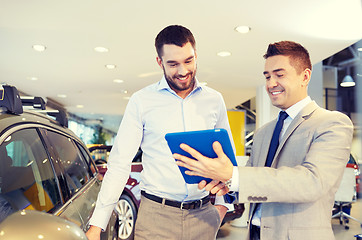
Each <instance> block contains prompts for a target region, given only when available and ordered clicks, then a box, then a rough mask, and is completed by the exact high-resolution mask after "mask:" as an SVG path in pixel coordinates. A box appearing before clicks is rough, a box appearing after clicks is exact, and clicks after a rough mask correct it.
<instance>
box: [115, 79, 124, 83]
mask: <svg viewBox="0 0 362 240" xmlns="http://www.w3.org/2000/svg"><path fill="white" fill-rule="evenodd" d="M113 82H115V83H123V82H124V81H123V80H122V79H114V80H113Z"/></svg>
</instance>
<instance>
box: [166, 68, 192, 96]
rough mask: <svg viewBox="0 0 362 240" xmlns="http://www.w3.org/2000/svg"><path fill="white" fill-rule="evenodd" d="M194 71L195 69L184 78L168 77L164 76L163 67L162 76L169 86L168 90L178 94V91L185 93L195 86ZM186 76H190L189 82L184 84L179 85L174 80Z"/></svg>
mask: <svg viewBox="0 0 362 240" xmlns="http://www.w3.org/2000/svg"><path fill="white" fill-rule="evenodd" d="M196 70H197V69H195V71H190V72H188V73H187V74H186V75H184V76H182V75H174V76H170V75H167V74H166V71H165V68H164V67H163V74H164V76H165V79H166V81H167V83H168V85H169V86H170V88H171V89H173V90H174V91H175V92H179V91H185V90H189V89H192V88H193V87H194V86H195V82H196V79H195V76H196ZM186 76H190V81H188V82H186V83H179V82H178V80H177V79H176V78H178V77H186Z"/></svg>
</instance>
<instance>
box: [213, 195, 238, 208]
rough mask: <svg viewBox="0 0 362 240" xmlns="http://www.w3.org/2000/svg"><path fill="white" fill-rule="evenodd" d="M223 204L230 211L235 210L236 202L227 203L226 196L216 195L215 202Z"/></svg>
mask: <svg viewBox="0 0 362 240" xmlns="http://www.w3.org/2000/svg"><path fill="white" fill-rule="evenodd" d="M214 205H222V206H224V207H226V208H227V209H228V211H234V204H230V203H225V200H224V196H217V195H216V196H215V204H214Z"/></svg>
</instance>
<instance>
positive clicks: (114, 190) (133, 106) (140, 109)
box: [90, 77, 235, 229]
mask: <svg viewBox="0 0 362 240" xmlns="http://www.w3.org/2000/svg"><path fill="white" fill-rule="evenodd" d="M110 104H111V103H110ZM214 128H224V129H226V130H227V131H228V133H229V136H230V139H231V140H232V136H231V131H230V127H229V123H228V118H227V112H226V108H225V103H224V100H223V98H222V96H221V94H220V93H219V92H217V91H215V90H213V89H211V88H209V87H207V86H200V85H199V82H198V81H197V80H196V83H195V87H194V89H193V90H192V92H191V93H190V94H189V95H188V96H187V97H186V98H185V99H182V98H181V97H179V96H178V95H177V94H176V93H175V92H174V91H173V90H172V89H171V88H170V87H169V85H168V84H167V82H166V79H165V78H164V77H163V78H162V80H161V81H160V82H157V83H155V84H152V85H150V86H148V87H145V88H143V89H141V90H139V91H138V92H136V93H135V94H133V96H132V97H131V98H130V100H129V103H128V105H127V108H126V111H125V114H124V116H123V119H122V122H121V125H120V127H119V130H118V133H117V136H116V139H115V142H114V145H113V147H112V151H111V153H110V155H109V160H108V170H107V172H106V175H105V177H104V179H103V183H102V188H101V191H100V193H99V195H98V200H97V205H96V208H95V211H94V213H93V216H92V218H91V221H90V224H91V225H95V226H98V227H101V228H102V229H105V228H106V226H107V223H108V221H109V217H110V215H111V213H112V210H113V208H114V206H115V204H116V203H117V201H118V199H119V196H120V194H121V193H122V190H123V188H124V186H125V184H126V182H127V179H128V177H129V173H130V168H131V162H132V159H133V157H134V156H135V154H136V152H137V150H138V148H139V147H141V149H142V151H143V156H142V165H143V171H142V172H141V183H140V188H141V190H144V191H146V192H147V193H149V194H153V195H156V196H159V197H162V198H167V199H171V200H175V201H190V200H196V199H201V198H203V197H205V196H207V195H208V194H209V192H206V191H204V190H199V189H198V188H197V184H186V183H185V181H184V179H183V177H182V174H181V172H180V170H179V168H178V166H177V165H176V163H175V159H174V158H173V157H172V153H171V151H170V149H169V147H168V145H167V142H166V140H165V134H166V133H170V132H182V131H195V130H206V129H214ZM231 142H232V143H233V141H231ZM234 149H235V148H234ZM220 199H221V200H220ZM219 201H223V198H222V197H221V198H219V197H218V198H217V202H219Z"/></svg>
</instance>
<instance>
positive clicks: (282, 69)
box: [263, 68, 285, 75]
mask: <svg viewBox="0 0 362 240" xmlns="http://www.w3.org/2000/svg"><path fill="white" fill-rule="evenodd" d="M280 71H285V69H284V68H278V69H275V70H273V71H272V72H273V73H276V72H280ZM263 74H264V75H265V74H269V72H268V71H264V72H263Z"/></svg>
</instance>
